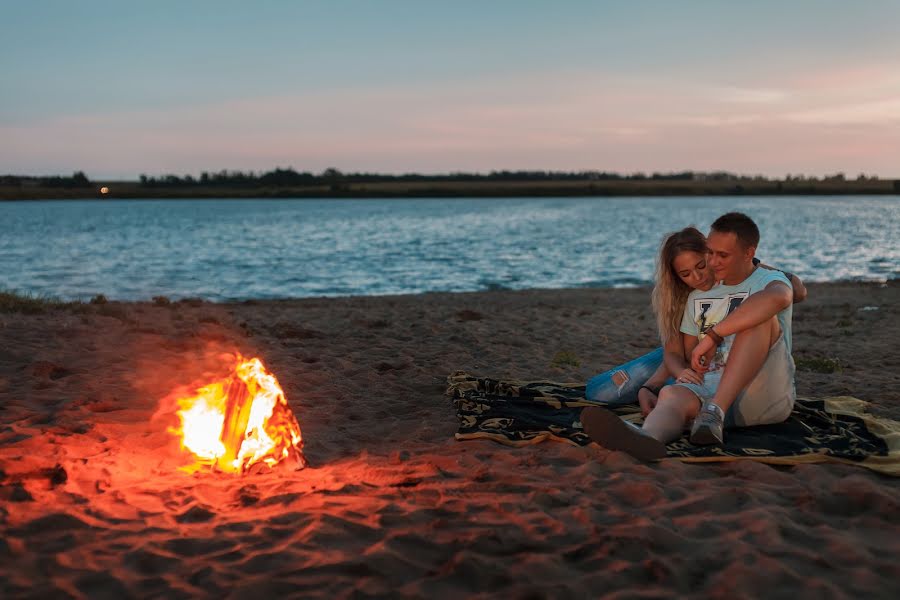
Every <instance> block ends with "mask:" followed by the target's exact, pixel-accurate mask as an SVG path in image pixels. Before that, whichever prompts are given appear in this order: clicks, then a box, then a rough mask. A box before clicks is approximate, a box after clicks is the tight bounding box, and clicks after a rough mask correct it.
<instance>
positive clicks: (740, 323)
mask: <svg viewBox="0 0 900 600" xmlns="http://www.w3.org/2000/svg"><path fill="white" fill-rule="evenodd" d="M793 301H794V292H793V291H792V290H791V288H790V287H789V286H788V285H786V284H785V283H784V282H781V281H772V282H771V283H769V285H767V286H766V287H765V289H764V290H762V291H761V292H757V293H756V294H751V295H750V296H749V297H748V298H747V299H746V300H744V301H743V302H741V305H740V306H738V307H737V308H736V309H734V310H733V311H732V312H731V314H730V315H728V316H727V317H725V318H724V319H722V320H721V321H719V323H718V324H717V325H716V326H715V327H713V329H715V330H716V333H718V334H719V335H720V336H722V337H727V336H729V335H732V334H735V333H740V332H742V331H744V330H745V329H750V328H751V327H756V326H757V325H759V324H760V323H764V322H766V321H768V320H769V319H771V318H772V317H774V316H775V315H777V314H778V313H780V312H781V311H783V310H784V309H786V308H787V307H788V306H790V305H791V303H792V302H793Z"/></svg>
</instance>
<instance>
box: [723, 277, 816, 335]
mask: <svg viewBox="0 0 900 600" xmlns="http://www.w3.org/2000/svg"><path fill="white" fill-rule="evenodd" d="M757 264H758V265H759V266H760V267H762V268H763V269H769V270H770V271H781V272H782V273H784V276H785V277H787V278H788V280H790V282H791V288H793V291H794V304H799V303H801V302H803V301H804V300H806V286H805V285H803V280H802V279H800V278H799V277H797V276H796V275H795V274H793V273H789V272H787V271H782V270H781V269H779V268H777V267H773V266H772V265H767V264H766V263H757ZM716 331H718V330H716Z"/></svg>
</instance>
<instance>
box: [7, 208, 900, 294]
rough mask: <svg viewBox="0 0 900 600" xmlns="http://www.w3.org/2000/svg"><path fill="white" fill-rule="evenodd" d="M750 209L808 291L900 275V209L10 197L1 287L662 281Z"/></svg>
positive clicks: (167, 290) (354, 289) (771, 251)
mask: <svg viewBox="0 0 900 600" xmlns="http://www.w3.org/2000/svg"><path fill="white" fill-rule="evenodd" d="M729 210H740V211H742V212H746V213H747V214H749V215H750V216H751V217H753V219H754V220H755V221H756V222H757V224H758V225H759V226H760V230H761V231H762V241H761V243H760V248H759V250H758V252H757V255H758V256H760V257H762V258H763V260H765V261H766V262H768V263H770V264H773V265H778V266H780V267H782V268H785V269H787V270H790V271H794V272H796V273H798V274H799V275H800V276H801V277H803V278H804V279H805V280H806V281H833V280H840V279H858V280H874V281H885V280H889V279H897V278H900V199H898V198H896V197H885V196H873V197H870V196H840V197H796V196H791V197H764V198H745V197H677V198H503V199H479V198H464V199H377V200H374V199H373V200H334V199H327V200H305V199H304V200H180V201H173V200H130V201H115V200H114V201H108V200H97V201H71V200H70V201H39V202H4V203H0V223H2V227H0V289H6V290H16V291H20V292H29V293H34V294H39V295H49V296H54V297H58V298H63V299H82V300H83V299H88V298H90V297H92V296H94V295H95V294H100V293H102V294H105V295H106V296H107V297H109V298H110V299H117V300H146V299H149V298H151V297H153V296H157V295H164V296H168V297H170V298H172V299H176V298H183V297H201V298H206V299H210V300H232V299H249V298H259V299H262V298H300V297H310V296H342V295H376V294H405V293H419V292H428V291H454V292H456V291H473V290H486V289H502V288H507V289H524V288H571V287H610V286H631V285H639V284H648V283H650V282H651V281H652V277H653V261H654V257H655V255H656V251H657V247H658V244H659V241H660V239H661V237H662V235H663V233H665V232H667V231H671V230H674V229H678V228H681V227H683V226H685V225H689V224H695V225H697V226H698V227H700V229H701V230H702V231H707V230H708V228H709V224H710V223H711V222H712V221H713V220H715V218H716V217H717V216H719V215H720V214H722V213H724V212H727V211H729Z"/></svg>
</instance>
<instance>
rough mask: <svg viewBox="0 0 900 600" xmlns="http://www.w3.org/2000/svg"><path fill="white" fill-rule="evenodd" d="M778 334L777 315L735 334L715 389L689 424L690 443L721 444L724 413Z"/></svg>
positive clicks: (763, 359)
mask: <svg viewBox="0 0 900 600" xmlns="http://www.w3.org/2000/svg"><path fill="white" fill-rule="evenodd" d="M780 335H781V326H780V325H779V324H778V319H777V318H775V317H772V318H771V319H769V320H768V321H766V322H764V323H760V324H759V325H757V326H756V327H751V328H750V329H746V330H744V331H742V332H740V333H738V334H737V335H736V336H735V339H734V342H733V343H732V345H731V350H730V352H729V353H728V364H726V365H725V369H724V370H723V372H722V376H721V379H720V380H719V384H718V387H717V388H716V392H715V394H714V395H713V397H712V399H711V400H710V401H709V402H708V403H706V404H704V406H703V408H702V409H701V411H700V414H699V415H698V416H697V418H696V419H695V420H694V426H693V427H692V428H691V437H690V440H691V443H693V444H721V443H722V441H723V438H722V435H723V434H722V430H723V428H724V425H725V413H727V412H728V409H729V408H731V405H732V404H734V401H735V400H737V398H738V395H739V394H740V393H741V392H742V391H743V390H744V389H745V388H746V387H747V386H748V385H750V383H751V382H752V381H753V379H754V378H755V377H756V375H757V374H758V373H759V371H760V369H761V368H762V366H763V364H764V363H765V362H766V358H767V357H768V355H769V351H770V350H771V348H772V346H774V345H775V343H776V342H777V341H778V339H779V337H780Z"/></svg>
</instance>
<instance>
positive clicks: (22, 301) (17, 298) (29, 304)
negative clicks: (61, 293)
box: [0, 290, 107, 315]
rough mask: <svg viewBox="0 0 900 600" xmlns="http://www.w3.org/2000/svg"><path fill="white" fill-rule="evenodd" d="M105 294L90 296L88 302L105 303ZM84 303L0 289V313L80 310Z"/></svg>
mask: <svg viewBox="0 0 900 600" xmlns="http://www.w3.org/2000/svg"><path fill="white" fill-rule="evenodd" d="M106 303H107V300H106V296H104V295H103V294H98V295H96V296H94V297H93V298H91V300H90V304H106ZM84 307H85V303H84V302H81V301H80V300H74V301H69V302H67V301H65V300H60V299H58V298H53V297H52V296H37V295H35V294H28V293H24V294H22V293H19V292H16V291H9V290H0V313H22V314H26V315H37V314H41V313H45V312H47V311H48V310H54V309H61V308H62V309H70V310H73V309H74V310H80V309H83V308H84Z"/></svg>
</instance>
